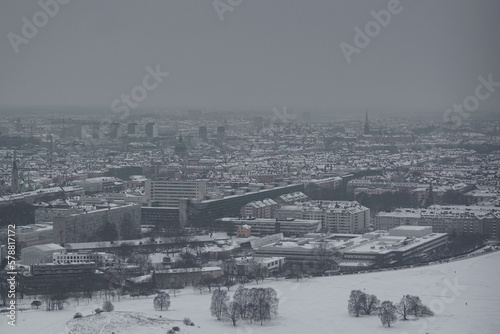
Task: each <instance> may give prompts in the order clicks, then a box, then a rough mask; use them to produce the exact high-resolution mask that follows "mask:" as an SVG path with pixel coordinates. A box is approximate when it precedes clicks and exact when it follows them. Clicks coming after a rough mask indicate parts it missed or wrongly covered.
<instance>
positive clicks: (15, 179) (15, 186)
mask: <svg viewBox="0 0 500 334" xmlns="http://www.w3.org/2000/svg"><path fill="white" fill-rule="evenodd" d="M10 190H11V191H12V193H14V194H17V193H18V192H19V169H18V168H17V155H16V151H14V161H13V163H12V174H11V177H10Z"/></svg>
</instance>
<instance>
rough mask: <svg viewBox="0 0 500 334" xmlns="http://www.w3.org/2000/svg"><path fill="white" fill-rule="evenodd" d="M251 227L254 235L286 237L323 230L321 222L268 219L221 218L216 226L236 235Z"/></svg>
mask: <svg viewBox="0 0 500 334" xmlns="http://www.w3.org/2000/svg"><path fill="white" fill-rule="evenodd" d="M245 224H247V225H250V226H251V229H252V234H253V235H257V236H258V235H269V234H275V233H283V235H285V236H291V235H304V234H307V233H314V232H318V230H319V229H320V228H321V221H320V220H304V219H293V218H292V219H287V220H276V219H266V218H247V219H241V218H231V217H226V218H220V219H217V221H216V225H217V226H218V227H219V228H220V229H222V230H225V231H228V232H230V233H234V234H236V233H237V231H238V228H239V227H240V226H242V225H245Z"/></svg>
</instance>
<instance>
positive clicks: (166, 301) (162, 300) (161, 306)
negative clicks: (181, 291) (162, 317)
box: [153, 292, 170, 311]
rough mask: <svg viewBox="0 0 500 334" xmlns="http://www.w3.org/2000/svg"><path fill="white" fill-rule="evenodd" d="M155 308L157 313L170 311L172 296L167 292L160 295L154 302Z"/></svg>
mask: <svg viewBox="0 0 500 334" xmlns="http://www.w3.org/2000/svg"><path fill="white" fill-rule="evenodd" d="M153 306H154V308H155V310H156V311H163V310H165V311H166V310H168V308H169V307H170V296H169V294H168V293H166V292H161V293H159V294H158V295H157V296H156V297H155V299H154V300H153Z"/></svg>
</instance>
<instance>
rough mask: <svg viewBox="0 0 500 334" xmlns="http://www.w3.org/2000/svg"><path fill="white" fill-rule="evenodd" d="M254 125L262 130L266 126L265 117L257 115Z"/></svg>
mask: <svg viewBox="0 0 500 334" xmlns="http://www.w3.org/2000/svg"><path fill="white" fill-rule="evenodd" d="M254 126H255V127H256V128H257V131H260V130H261V129H262V127H263V126H264V118H263V117H262V116H255V118H254Z"/></svg>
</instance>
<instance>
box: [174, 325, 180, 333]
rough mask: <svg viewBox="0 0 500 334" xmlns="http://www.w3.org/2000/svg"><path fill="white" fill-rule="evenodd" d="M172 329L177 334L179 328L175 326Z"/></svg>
mask: <svg viewBox="0 0 500 334" xmlns="http://www.w3.org/2000/svg"><path fill="white" fill-rule="evenodd" d="M172 329H173V330H174V331H176V332H179V331H180V330H181V329H180V328H179V326H175V327H172Z"/></svg>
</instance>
